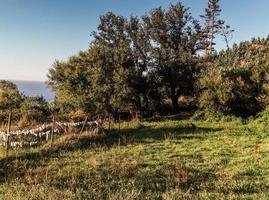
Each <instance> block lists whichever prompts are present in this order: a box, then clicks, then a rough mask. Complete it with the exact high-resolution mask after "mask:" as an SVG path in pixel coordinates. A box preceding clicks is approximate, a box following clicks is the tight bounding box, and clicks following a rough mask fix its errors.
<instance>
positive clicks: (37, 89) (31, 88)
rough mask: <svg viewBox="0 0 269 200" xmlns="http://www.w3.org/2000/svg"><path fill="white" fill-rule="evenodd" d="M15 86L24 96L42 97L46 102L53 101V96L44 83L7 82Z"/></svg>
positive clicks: (31, 81) (27, 81) (29, 81)
mask: <svg viewBox="0 0 269 200" xmlns="http://www.w3.org/2000/svg"><path fill="white" fill-rule="evenodd" d="M8 81H11V82H13V83H14V84H16V85H17V87H18V89H19V90H20V92H21V93H23V94H24V95H26V96H42V97H44V99H45V100H46V101H49V102H51V101H53V100H54V97H55V94H54V93H53V91H52V90H51V89H50V88H49V87H48V85H47V84H46V81H34V80H8Z"/></svg>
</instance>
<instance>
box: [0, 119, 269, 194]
mask: <svg viewBox="0 0 269 200" xmlns="http://www.w3.org/2000/svg"><path fill="white" fill-rule="evenodd" d="M178 118H181V119H182V117H180V116H179V117H178ZM172 119H177V117H176V116H175V117H170V119H169V118H168V117H167V118H164V119H161V118H160V119H159V121H158V122H157V121H152V120H151V122H143V123H142V124H141V125H139V124H131V125H130V126H129V128H127V125H126V126H124V127H122V129H121V133H120V135H121V136H119V133H118V132H117V129H114V130H113V131H112V132H111V133H109V134H108V135H107V136H105V137H101V138H100V137H93V138H92V137H90V136H89V135H84V136H83V137H82V138H81V139H80V140H77V137H74V136H73V137H71V136H65V137H64V138H60V139H58V140H57V141H56V142H55V146H54V147H53V149H48V148H47V147H46V146H45V147H41V149H42V150H40V149H31V150H25V151H24V152H23V151H22V150H20V151H19V152H18V151H17V152H15V151H14V152H13V155H12V156H10V157H9V158H4V157H3V158H1V160H0V162H1V166H2V167H3V168H2V169H1V172H0V173H1V179H0V181H1V182H2V183H1V185H0V198H1V199H198V198H199V199H238V198H240V199H268V192H269V189H268V187H269V185H268V183H267V181H266V177H268V175H269V169H268V161H269V160H268V156H267V154H268V147H269V146H268V137H267V136H268V135H267V133H265V132H258V131H255V132H253V131H251V129H249V125H243V124H242V123H240V121H237V122H234V121H233V122H223V121H222V122H221V123H218V122H215V123H214V122H203V121H193V120H190V119H182V120H172Z"/></svg>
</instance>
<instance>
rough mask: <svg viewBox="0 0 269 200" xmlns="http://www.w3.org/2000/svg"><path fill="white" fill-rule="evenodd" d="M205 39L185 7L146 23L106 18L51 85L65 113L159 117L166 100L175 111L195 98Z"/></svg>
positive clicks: (58, 67)
mask: <svg viewBox="0 0 269 200" xmlns="http://www.w3.org/2000/svg"><path fill="white" fill-rule="evenodd" d="M201 34H202V32H201V27H200V25H199V23H198V21H197V20H194V19H193V17H192V16H191V14H190V13H189V12H188V9H186V8H185V7H184V6H183V5H182V4H181V3H178V4H176V5H171V6H170V7H169V8H168V9H167V10H163V9H162V8H157V9H153V10H152V11H151V12H150V14H148V15H145V16H143V18H142V19H139V18H138V17H135V16H131V17H130V18H129V19H126V18H124V17H123V16H117V15H115V14H114V13H112V12H108V13H106V14H105V15H103V16H101V17H100V24H99V25H98V27H97V31H96V32H93V33H92V36H93V38H94V40H93V42H92V43H91V45H90V47H89V49H88V50H87V51H85V52H81V53H80V54H79V55H76V56H73V57H71V58H70V59H69V60H68V61H67V62H59V61H57V62H56V63H55V64H54V65H53V67H52V68H51V69H50V71H49V74H48V78H49V81H48V83H49V85H50V86H51V87H52V88H53V90H54V91H55V92H56V94H57V101H56V102H57V103H58V105H60V107H62V108H64V110H65V111H68V110H72V109H77V110H79V109H82V110H84V111H85V112H93V113H98V112H109V113H117V112H120V111H130V112H132V111H148V110H153V111H158V110H160V108H161V106H162V104H163V102H164V100H166V99H168V98H169V99H171V100H172V102H173V106H174V110H177V108H178V98H179V96H180V95H189V94H191V93H192V89H193V84H194V81H195V73H196V69H197V68H196V63H197V58H196V57H195V54H196V52H197V51H199V50H200V49H201V48H202V46H201V41H200V37H201ZM68 108H69V109H68Z"/></svg>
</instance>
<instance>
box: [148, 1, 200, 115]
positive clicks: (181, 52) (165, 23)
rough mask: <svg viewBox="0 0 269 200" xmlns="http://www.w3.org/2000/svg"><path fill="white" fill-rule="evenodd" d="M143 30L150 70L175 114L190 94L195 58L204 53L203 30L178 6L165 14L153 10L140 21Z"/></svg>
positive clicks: (161, 10) (183, 8)
mask: <svg viewBox="0 0 269 200" xmlns="http://www.w3.org/2000/svg"><path fill="white" fill-rule="evenodd" d="M143 28H144V29H145V30H146V32H147V35H148V37H149V39H150V42H149V43H148V44H149V45H150V58H151V62H150V68H149V70H152V71H154V72H155V73H156V74H157V76H158V77H159V79H160V81H161V83H162V87H163V88H164V91H165V95H166V97H167V98H169V99H171V100H172V104H173V108H174V111H177V110H178V98H179V96H181V95H190V94H192V91H193V84H194V81H195V72H196V63H195V60H196V55H197V52H198V51H199V50H201V49H203V45H202V43H201V36H202V30H201V26H200V25H199V23H198V21H196V20H194V19H193V17H192V16H191V14H190V13H189V11H188V9H186V8H185V7H184V6H183V5H182V4H181V3H177V4H176V5H171V6H170V7H169V8H168V10H164V9H162V8H161V7H159V8H156V9H153V10H152V11H151V12H150V14H149V15H146V16H144V17H143Z"/></svg>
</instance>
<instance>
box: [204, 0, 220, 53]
mask: <svg viewBox="0 0 269 200" xmlns="http://www.w3.org/2000/svg"><path fill="white" fill-rule="evenodd" d="M221 11H222V10H221V9H220V5H219V0H209V1H208V7H207V8H206V9H205V15H202V16H201V17H202V18H203V19H204V23H205V27H204V40H205V41H204V42H205V50H206V54H207V55H209V54H212V53H213V52H214V51H215V49H214V45H215V43H214V39H215V38H216V35H218V34H220V33H221V31H222V29H223V27H224V21H223V20H220V19H219V18H220V13H221Z"/></svg>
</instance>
